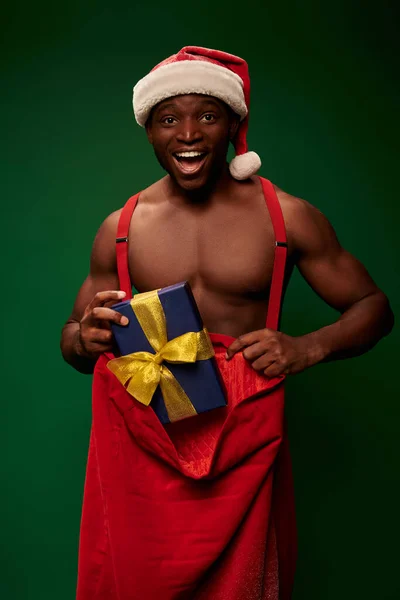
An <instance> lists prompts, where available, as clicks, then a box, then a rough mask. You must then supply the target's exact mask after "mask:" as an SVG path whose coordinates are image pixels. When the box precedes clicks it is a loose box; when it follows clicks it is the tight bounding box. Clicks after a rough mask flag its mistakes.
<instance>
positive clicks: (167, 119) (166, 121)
mask: <svg viewBox="0 0 400 600" xmlns="http://www.w3.org/2000/svg"><path fill="white" fill-rule="evenodd" d="M175 121H176V119H175V117H163V118H162V119H160V122H161V123H164V125H173V124H174V122H175Z"/></svg>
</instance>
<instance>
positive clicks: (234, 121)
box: [229, 113, 240, 142]
mask: <svg viewBox="0 0 400 600" xmlns="http://www.w3.org/2000/svg"><path fill="white" fill-rule="evenodd" d="M239 125H240V117H239V116H238V115H236V114H234V113H233V114H232V116H231V120H230V124H229V141H230V142H232V141H233V140H234V139H235V136H236V134H237V130H238V129H239Z"/></svg>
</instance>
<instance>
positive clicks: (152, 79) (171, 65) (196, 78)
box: [133, 46, 261, 179]
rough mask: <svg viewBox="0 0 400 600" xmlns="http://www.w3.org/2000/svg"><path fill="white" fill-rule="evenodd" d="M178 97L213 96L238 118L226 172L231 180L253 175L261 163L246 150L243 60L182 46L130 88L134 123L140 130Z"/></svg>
mask: <svg viewBox="0 0 400 600" xmlns="http://www.w3.org/2000/svg"><path fill="white" fill-rule="evenodd" d="M181 94H206V95H207V96H214V97H215V98H219V99H220V100H222V101H223V102H225V103H226V104H228V106H230V107H231V109H232V110H233V111H234V112H235V113H236V114H237V115H239V117H240V124H239V128H238V131H237V134H236V136H235V139H234V141H233V143H234V146H235V151H236V156H235V158H234V159H233V160H232V161H231V163H230V165H229V170H230V172H231V175H232V177H234V178H235V179H247V178H248V177H251V176H252V175H254V174H255V173H256V172H257V171H258V169H259V168H260V166H261V160H260V157H259V156H258V154H256V153H255V152H248V151H247V129H248V125H249V103H250V78H249V70H248V66H247V63H246V61H244V60H243V59H242V58H239V57H238V56H234V55H233V54H228V53H226V52H221V51H219V50H210V49H209V48H199V47H197V46H185V47H184V48H182V50H180V51H179V52H178V53H177V54H174V55H173V56H170V57H169V58H167V59H165V60H163V61H162V62H161V63H160V64H158V65H157V66H156V67H154V69H152V70H151V71H150V73H149V74H148V75H146V76H145V77H143V79H140V81H138V83H137V84H136V85H135V87H134V88H133V110H134V113H135V118H136V121H137V122H138V123H139V125H141V126H142V127H144V126H145V124H146V121H147V119H148V117H149V115H150V112H151V109H152V108H153V107H154V106H155V105H156V104H158V103H159V102H161V101H162V100H165V99H166V98H171V97H172V96H178V95H181Z"/></svg>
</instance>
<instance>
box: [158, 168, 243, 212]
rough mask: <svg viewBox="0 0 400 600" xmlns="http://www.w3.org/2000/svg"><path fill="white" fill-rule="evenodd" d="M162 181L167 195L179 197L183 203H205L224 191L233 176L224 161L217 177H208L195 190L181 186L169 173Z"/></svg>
mask: <svg viewBox="0 0 400 600" xmlns="http://www.w3.org/2000/svg"><path fill="white" fill-rule="evenodd" d="M164 181H165V191H166V194H167V195H168V196H170V197H174V198H175V199H179V200H180V201H181V202H182V203H185V204H206V203H209V202H210V201H211V199H212V198H213V197H214V196H216V195H218V194H223V193H226V192H227V191H228V189H229V188H230V186H231V185H232V182H233V178H232V175H231V174H230V172H229V166H228V163H225V165H224V168H223V169H222V171H221V172H220V173H219V174H218V176H217V177H214V178H212V179H210V180H209V181H208V182H207V184H206V185H205V186H203V187H201V188H198V189H195V190H185V189H183V188H181V187H180V186H179V185H178V184H177V182H176V181H175V180H174V179H173V178H172V177H171V176H170V175H167V177H166V178H165V180H164Z"/></svg>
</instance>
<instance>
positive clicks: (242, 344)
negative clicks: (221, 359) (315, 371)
mask: <svg viewBox="0 0 400 600" xmlns="http://www.w3.org/2000/svg"><path fill="white" fill-rule="evenodd" d="M242 350H243V356H244V357H245V358H246V359H247V360H249V361H250V362H251V363H252V364H251V366H252V367H253V369H255V370H256V371H263V372H264V374H265V375H267V376H268V377H277V376H278V375H282V374H284V375H289V374H290V375H292V374H294V373H300V372H301V371H304V369H306V368H307V367H308V366H311V365H310V339H309V338H308V337H307V336H300V337H291V336H289V335H286V334H284V333H282V332H280V331H274V330H273V329H259V330H257V331H251V332H250V333H245V334H244V335H241V336H239V337H238V338H237V339H236V340H235V341H234V342H232V344H231V345H230V346H229V348H228V350H227V352H226V358H227V359H228V360H229V359H230V358H232V356H233V355H234V354H235V353H236V352H240V351H242Z"/></svg>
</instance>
